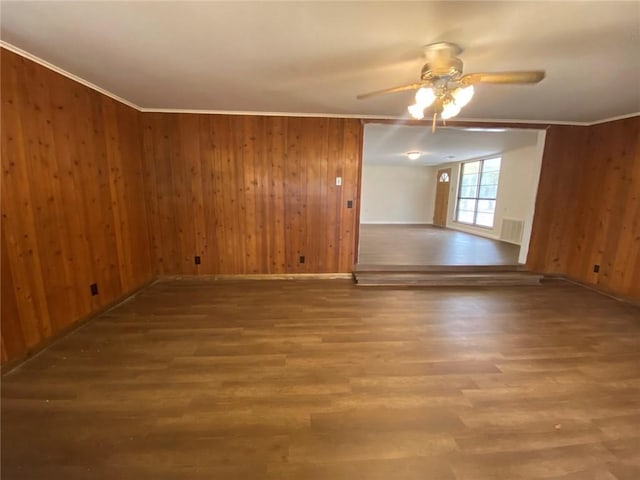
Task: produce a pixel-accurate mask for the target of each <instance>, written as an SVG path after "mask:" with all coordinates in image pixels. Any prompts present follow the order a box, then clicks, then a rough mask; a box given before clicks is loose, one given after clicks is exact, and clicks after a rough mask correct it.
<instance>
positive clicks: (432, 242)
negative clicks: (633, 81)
mask: <svg viewBox="0 0 640 480" xmlns="http://www.w3.org/2000/svg"><path fill="white" fill-rule="evenodd" d="M544 139H545V131H544V130H536V129H515V128H508V129H507V128H466V127H444V128H438V130H436V132H435V133H432V132H431V131H430V129H428V128H425V127H424V126H414V125H397V124H396V125H394V124H385V123H368V124H366V125H365V129H364V145H363V164H362V178H361V191H362V193H361V210H360V227H359V232H360V233H359V248H358V259H357V264H358V265H381V266H385V265H396V266H410V265H414V266H423V265H424V266H431V265H445V266H448V265H451V266H458V265H473V266H480V265H500V266H503V265H504V266H521V265H522V264H524V263H525V262H526V256H527V252H528V248H529V238H530V235H531V225H532V222H533V214H534V209H535V198H536V193H537V189H538V180H539V176H540V167H541V164H542V153H543V149H544ZM409 154H411V155H409ZM417 154H419V155H417ZM416 157H417V158H416Z"/></svg>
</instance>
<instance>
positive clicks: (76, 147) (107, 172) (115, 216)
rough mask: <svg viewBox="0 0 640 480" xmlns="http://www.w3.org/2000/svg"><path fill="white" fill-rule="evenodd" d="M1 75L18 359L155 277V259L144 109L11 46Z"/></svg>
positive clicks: (13, 346)
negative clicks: (146, 188) (144, 154)
mask: <svg viewBox="0 0 640 480" xmlns="http://www.w3.org/2000/svg"><path fill="white" fill-rule="evenodd" d="M1 83H2V185H1V188H2V239H1V242H2V265H1V269H2V279H1V281H2V359H3V361H6V360H12V359H16V358H19V357H20V356H22V355H24V354H25V353H26V352H28V351H29V350H30V349H32V348H34V347H37V346H39V345H41V344H42V343H43V342H44V341H45V340H46V339H47V338H49V337H51V336H52V335H55V334H56V333H57V332H60V331H62V330H63V329H65V328H66V327H69V326H70V325H72V324H73V323H74V322H76V321H78V320H79V319H81V318H83V317H85V316H87V315H89V314H91V313H92V312H94V311H96V310H98V309H100V308H102V307H104V306H105V305H107V304H109V303H111V302H113V301H114V300H116V299H118V298H119V297H121V296H123V295H124V294H126V293H128V292H130V291H132V290H134V289H136V288H137V287H139V286H140V285H142V284H144V283H145V282H147V281H149V280H150V279H151V278H152V276H153V268H152V264H151V255H150V249H149V236H148V224H147V214H146V209H145V202H144V200H145V198H144V192H143V175H142V142H141V138H142V137H141V131H140V115H141V114H140V113H139V112H137V111H136V110H134V109H131V108H129V107H127V106H125V105H123V104H121V103H119V102H116V101H115V100H112V99H111V98H109V97H106V96H104V95H102V94H100V93H97V92H95V91H94V90H91V89H89V88H87V87H85V86H83V85H81V84H79V83H77V82H74V81H72V80H70V79H68V78H66V77H63V76H61V75H59V74H57V73H55V72H53V71H51V70H49V69H47V68H44V67H42V66H40V65H38V64H36V63H34V62H32V61H30V60H27V59H24V58H22V57H20V56H18V55H15V54H14V53H11V52H9V51H7V50H5V49H2V81H1ZM92 283H97V284H98V291H99V294H98V295H97V296H91V295H90V288H89V285H90V284H92Z"/></svg>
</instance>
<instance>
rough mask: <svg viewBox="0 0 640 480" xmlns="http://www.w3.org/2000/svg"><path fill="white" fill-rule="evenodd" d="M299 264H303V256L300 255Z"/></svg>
mask: <svg viewBox="0 0 640 480" xmlns="http://www.w3.org/2000/svg"><path fill="white" fill-rule="evenodd" d="M300 263H304V255H300Z"/></svg>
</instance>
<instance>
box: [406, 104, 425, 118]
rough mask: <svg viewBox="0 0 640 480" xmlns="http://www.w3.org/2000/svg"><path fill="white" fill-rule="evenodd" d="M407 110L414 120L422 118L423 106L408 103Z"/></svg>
mask: <svg viewBox="0 0 640 480" xmlns="http://www.w3.org/2000/svg"><path fill="white" fill-rule="evenodd" d="M407 110H409V114H411V116H412V117H413V118H415V119H416V120H422V119H423V118H424V107H423V106H422V105H418V104H417V103H416V104H415V105H410V106H409V108H407Z"/></svg>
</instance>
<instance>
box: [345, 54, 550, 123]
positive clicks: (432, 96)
mask: <svg viewBox="0 0 640 480" xmlns="http://www.w3.org/2000/svg"><path fill="white" fill-rule="evenodd" d="M461 53H462V48H460V46H458V45H456V44H455V43H450V42H439V43H432V44H430V45H426V46H425V47H424V55H425V57H426V59H427V63H425V64H424V66H423V67H422V71H421V73H420V81H419V82H415V83H410V84H408V85H400V86H398V87H391V88H385V89H384V90H376V91H375V92H369V93H364V94H362V95H358V97H357V98H358V99H359V100H364V99H366V98H370V97H375V96H377V95H386V94H388V93H396V92H404V91H407V90H417V92H416V97H415V98H416V103H415V104H414V105H411V106H410V107H409V108H408V110H409V113H410V114H411V116H412V117H413V118H415V119H417V120H421V119H422V118H424V111H425V109H426V108H428V107H430V106H431V105H433V126H432V131H435V128H436V119H437V116H438V114H439V115H440V118H441V119H442V120H443V121H445V120H448V119H449V118H452V117H455V116H456V115H458V113H460V110H461V109H462V107H464V106H465V105H466V104H467V103H469V101H470V100H471V98H472V97H473V93H474V87H473V86H474V85H476V84H479V83H493V84H526V83H538V82H540V81H541V80H542V79H543V78H544V75H545V72H544V71H543V70H531V71H519V72H491V73H485V72H481V73H467V74H464V75H463V74H462V60H460V58H458V55H460V54H461Z"/></svg>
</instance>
